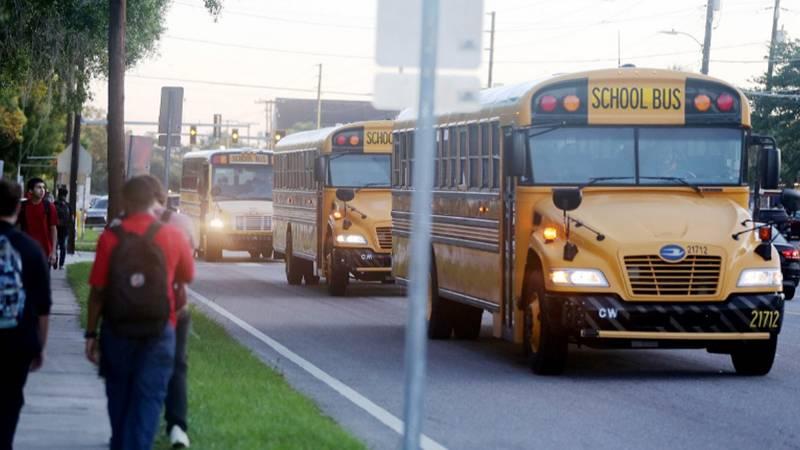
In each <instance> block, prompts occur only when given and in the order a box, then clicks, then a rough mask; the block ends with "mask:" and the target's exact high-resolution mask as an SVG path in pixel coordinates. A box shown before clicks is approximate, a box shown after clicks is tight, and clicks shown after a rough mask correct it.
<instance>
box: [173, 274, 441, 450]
mask: <svg viewBox="0 0 800 450" xmlns="http://www.w3.org/2000/svg"><path fill="white" fill-rule="evenodd" d="M186 291H187V292H188V293H189V295H191V296H192V297H194V299H195V300H197V301H199V302H200V303H202V304H204V305H205V306H207V307H209V308H211V309H213V310H214V311H216V312H217V313H218V314H220V315H222V316H223V317H225V318H226V319H228V320H230V321H231V322H233V323H235V324H236V325H238V326H239V327H240V328H241V329H243V330H244V331H246V332H248V333H249V334H250V335H251V336H253V337H254V338H256V339H258V340H259V341H261V342H263V343H265V344H267V345H268V346H269V347H270V348H272V349H273V350H275V351H276V352H278V354H280V355H281V356H283V357H284V358H286V359H288V360H289V361H291V362H293V363H295V364H297V365H298V366H299V367H300V368H301V369H303V370H305V371H306V372H308V373H309V374H310V375H311V376H313V377H314V378H316V379H318V380H320V381H322V382H323V383H325V384H327V385H328V387H330V388H331V389H333V390H334V391H336V392H338V393H339V394H341V395H342V396H343V397H344V398H346V399H347V400H349V401H350V402H351V403H353V404H354V405H356V406H358V407H359V408H361V409H363V410H364V411H366V412H367V413H368V414H369V415H371V416H372V417H374V418H376V419H378V421H380V422H381V423H383V424H384V425H386V426H387V427H389V428H391V429H392V430H394V431H395V432H396V433H398V434H401V435H402V433H403V421H402V420H400V419H399V418H397V417H396V416H394V415H392V413H390V412H389V411H387V410H385V409H383V408H381V407H380V406H378V405H376V404H375V403H373V402H372V400H370V399H368V398H366V397H364V396H363V395H361V394H359V393H358V392H357V391H356V390H355V389H353V388H351V387H350V386H348V385H346V384H344V383H342V382H341V381H339V380H338V379H336V378H334V377H332V376H331V375H328V373H326V372H325V371H323V370H322V369H320V368H319V367H317V366H315V365H314V364H312V363H311V362H309V361H308V360H306V359H304V358H303V357H301V356H300V355H298V354H297V353H294V352H293V351H291V350H289V349H288V348H286V347H285V346H283V344H281V343H280V342H278V341H276V340H274V339H272V338H271V337H269V336H267V335H266V334H264V333H262V332H261V331H259V330H257V329H256V328H255V327H253V326H252V325H250V324H248V323H247V322H245V321H244V320H242V319H240V318H239V317H237V316H235V315H234V314H233V313H231V312H229V311H228V310H227V309H225V308H223V307H222V306H220V305H218V304H216V303H214V302H213V301H211V300H209V299H207V298H206V297H204V296H203V295H201V294H199V293H198V292H195V291H194V290H192V289H189V288H187V289H186ZM421 446H422V448H423V449H426V450H427V449H430V450H447V447H445V446H443V445H442V444H439V443H438V442H436V441H434V440H433V439H431V438H429V437H428V436H425V435H424V434H423V435H422V442H421Z"/></svg>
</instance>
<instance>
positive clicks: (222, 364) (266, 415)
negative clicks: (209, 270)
mask: <svg viewBox="0 0 800 450" xmlns="http://www.w3.org/2000/svg"><path fill="white" fill-rule="evenodd" d="M90 267H91V263H76V264H72V265H70V266H68V267H67V278H68V280H69V283H70V285H71V286H72V288H73V290H74V292H75V295H76V296H77V297H78V302H79V303H80V305H81V311H82V314H81V323H82V324H84V325H83V326H85V315H86V314H85V309H86V301H87V299H88V296H89V288H88V285H87V280H88V278H89V270H90ZM162 429H163V424H162ZM189 432H190V437H191V439H192V448H197V449H334V448H335V449H363V448H365V446H364V445H363V444H362V443H361V442H359V441H358V440H356V439H355V438H354V437H353V436H351V435H350V434H349V433H347V432H346V431H344V430H343V429H342V428H341V427H339V426H338V425H337V424H336V423H335V422H334V421H333V420H332V419H331V418H329V417H327V416H325V415H323V414H322V412H320V410H319V408H317V406H316V405H315V404H314V403H313V402H312V401H311V400H309V399H308V398H306V397H304V396H303V395H301V394H300V393H298V392H297V391H295V390H294V389H292V388H291V387H290V386H289V385H288V384H287V383H286V380H285V379H284V378H283V377H282V376H281V375H280V374H278V373H276V372H275V371H274V370H272V369H271V368H269V367H267V366H266V365H265V364H264V363H262V362H261V361H260V360H259V359H258V358H257V357H256V356H255V355H253V353H252V352H251V351H250V350H249V349H247V348H246V347H244V346H243V345H241V344H240V343H238V342H237V341H236V340H235V339H233V338H232V337H231V336H230V335H229V334H228V333H227V331H225V329H224V328H222V327H221V326H220V325H218V324H217V323H216V322H214V321H213V320H211V319H209V318H208V317H207V316H206V315H205V314H203V313H202V312H201V311H199V310H198V309H196V308H193V309H192V330H191V332H190V336H189ZM156 448H158V449H167V448H169V445H168V443H167V441H166V439H165V438H164V436H163V434H161V433H160V434H159V438H158V440H157V442H156Z"/></svg>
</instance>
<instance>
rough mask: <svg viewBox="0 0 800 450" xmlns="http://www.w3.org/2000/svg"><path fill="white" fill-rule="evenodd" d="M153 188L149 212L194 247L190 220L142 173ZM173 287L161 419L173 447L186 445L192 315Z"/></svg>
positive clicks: (181, 293)
mask: <svg viewBox="0 0 800 450" xmlns="http://www.w3.org/2000/svg"><path fill="white" fill-rule="evenodd" d="M144 177H145V178H146V179H147V180H148V181H149V182H150V184H151V186H152V187H153V189H154V190H155V192H156V198H157V203H158V204H157V205H156V207H155V208H154V210H153V212H154V213H155V216H156V217H158V218H159V220H161V221H162V222H164V223H168V224H170V225H174V226H175V227H177V228H178V229H180V230H181V231H182V232H183V234H184V236H185V237H186V239H187V241H188V243H189V248H192V249H193V248H194V243H195V239H194V236H193V231H194V224H193V223H192V220H191V219H190V218H188V217H186V216H184V215H183V214H180V213H178V212H177V211H175V210H173V209H171V208H169V207H168V206H167V194H166V192H164V189H163V188H162V187H161V182H160V181H158V178H156V177H154V176H152V175H144ZM173 289H174V290H175V316H176V318H177V323H176V326H175V367H174V370H173V372H172V377H171V378H170V380H169V385H168V386H167V397H166V399H165V401H164V420H165V421H166V423H167V430H166V431H167V436H168V437H169V441H170V444H171V445H172V447H173V448H186V447H189V442H190V441H189V435H188V434H187V433H188V431H189V425H188V419H187V416H188V412H189V402H188V397H187V388H188V385H187V382H186V375H187V372H188V370H189V361H188V355H187V348H186V346H187V341H188V337H189V328H190V326H191V322H192V317H191V314H190V313H189V307H188V306H187V304H186V303H187V301H186V286H185V285H184V284H176V285H175V286H173Z"/></svg>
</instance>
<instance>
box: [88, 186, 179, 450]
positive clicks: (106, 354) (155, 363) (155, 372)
mask: <svg viewBox="0 0 800 450" xmlns="http://www.w3.org/2000/svg"><path fill="white" fill-rule="evenodd" d="M123 197H124V205H125V212H126V216H125V218H124V219H123V220H122V223H121V225H119V229H118V228H116V227H112V228H110V229H107V230H106V231H104V232H103V234H102V235H101V236H100V239H99V240H98V242H97V254H96V256H95V261H94V265H93V266H92V272H91V275H90V277H89V284H90V286H91V288H92V289H91V292H90V294H89V313H88V316H89V317H88V321H87V327H86V348H85V351H86V357H87V358H88V359H89V360H90V361H92V362H93V363H95V364H97V363H98V361H99V363H100V374H101V375H102V376H103V377H104V378H105V382H106V396H107V397H108V413H109V418H110V421H111V449H112V450H115V449H128V448H137V449H138V448H151V447H152V444H153V438H154V437H155V433H156V429H157V428H158V421H159V415H160V412H161V406H162V405H163V404H164V397H165V396H166V391H167V383H168V382H169V379H170V376H171V375H172V370H173V365H174V360H175V323H176V317H175V292H174V290H173V289H170V288H169V287H170V286H173V285H175V283H188V282H190V281H191V280H192V278H193V277H194V261H193V260H192V250H191V249H190V248H189V244H188V242H187V240H186V238H185V237H184V236H183V232H182V231H180V230H179V229H178V228H176V227H174V226H172V225H168V224H161V222H160V221H157V219H156V218H155V217H154V214H153V209H154V207H155V203H156V192H155V190H154V189H153V187H152V185H151V183H150V182H148V181H147V180H145V179H144V177H134V178H131V179H130V180H128V182H127V183H125V187H124V188H123ZM154 222H155V223H154ZM121 233H129V234H134V235H138V236H144V239H152V240H150V241H148V242H152V243H153V244H155V247H157V250H156V251H159V252H160V253H159V255H160V256H159V261H160V264H161V265H163V267H165V270H166V274H165V275H166V276H165V277H164V280H163V283H155V286H161V287H163V290H164V291H166V292H163V293H161V292H158V293H157V295H156V296H153V295H151V296H149V297H147V298H138V297H137V298H136V301H138V302H142V303H146V302H147V300H148V299H151V298H163V299H164V301H165V302H168V303H169V305H168V311H169V312H168V319H167V320H166V325H165V326H164V328H163V332H160V334H158V333H156V335H150V334H147V335H146V336H144V337H142V336H136V335H134V334H132V330H131V328H130V324H131V323H132V322H130V321H128V320H127V318H126V317H119V315H118V314H119V311H130V310H129V309H127V308H129V307H130V306H131V305H132V304H131V303H125V302H126V301H128V300H127V299H123V297H120V295H121V294H125V293H127V292H133V291H134V290H135V289H132V288H130V287H128V286H125V287H124V289H121V288H120V286H119V284H118V283H121V282H127V281H129V282H130V286H132V287H133V288H137V287H140V286H141V285H143V284H146V283H147V282H148V277H150V278H153V277H152V273H151V274H144V275H143V274H142V273H139V272H136V273H132V274H130V276H127V275H126V274H125V273H124V272H123V271H122V270H121V269H120V266H124V265H125V262H124V260H122V262H121V260H120V259H119V258H120V255H121V253H118V254H115V253H114V251H115V249H116V248H117V247H119V249H124V248H126V247H128V246H127V244H125V245H123V242H121V241H120V239H121V238H122V237H125V236H128V235H125V234H121ZM126 239H131V238H126ZM128 242H134V241H128ZM128 248H130V247H128ZM120 251H122V250H120ZM112 261H116V262H115V263H114V267H111V262H112ZM131 264H134V263H131ZM137 270H138V269H137ZM120 274H122V275H126V276H125V277H123V278H121V277H120ZM163 275H164V274H162V276H163ZM112 277H113V278H115V279H116V280H117V281H116V282H115V284H114V285H112V284H111V280H112ZM123 279H124V281H120V280H123ZM125 289H132V290H130V291H126V290H125ZM120 304H124V305H125V306H126V307H125V308H120V307H118V305H120ZM165 308H166V305H165ZM164 312H165V314H166V309H164ZM101 316H102V317H103V324H102V329H101V331H100V334H101V336H102V339H100V349H99V354H98V340H97V337H98V335H97V332H96V330H97V324H98V321H99V319H100V317H101ZM165 317H166V316H165ZM137 320H139V322H135V323H137V324H142V323H144V322H141V317H137ZM154 323H156V324H159V323H163V322H158V321H156V322H154ZM144 324H145V325H147V324H149V322H148V323H144ZM134 329H135V328H134ZM159 330H161V328H159Z"/></svg>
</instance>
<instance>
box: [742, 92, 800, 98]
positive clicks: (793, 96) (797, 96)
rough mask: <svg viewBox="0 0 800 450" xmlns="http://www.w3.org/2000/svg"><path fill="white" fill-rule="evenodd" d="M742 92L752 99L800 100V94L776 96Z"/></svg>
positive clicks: (766, 93)
mask: <svg viewBox="0 0 800 450" xmlns="http://www.w3.org/2000/svg"><path fill="white" fill-rule="evenodd" d="M742 92H744V93H745V94H747V95H749V96H752V97H768V98H783V99H787V100H800V94H775V93H770V92H759V91H751V90H745V89H742Z"/></svg>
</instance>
